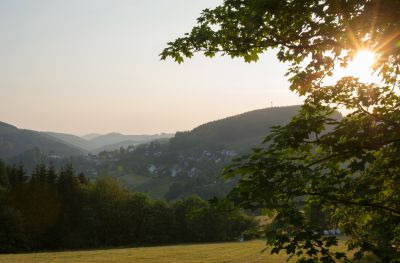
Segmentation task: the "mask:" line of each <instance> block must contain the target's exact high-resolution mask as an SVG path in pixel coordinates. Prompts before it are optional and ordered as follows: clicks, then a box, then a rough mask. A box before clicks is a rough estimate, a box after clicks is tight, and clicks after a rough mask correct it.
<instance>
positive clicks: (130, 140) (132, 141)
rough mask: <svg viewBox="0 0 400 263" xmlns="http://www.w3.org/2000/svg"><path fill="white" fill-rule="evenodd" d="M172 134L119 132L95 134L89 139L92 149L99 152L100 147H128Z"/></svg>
mask: <svg viewBox="0 0 400 263" xmlns="http://www.w3.org/2000/svg"><path fill="white" fill-rule="evenodd" d="M172 136H174V135H173V134H169V133H161V134H154V135H125V134H121V133H116V132H113V133H108V134H105V135H101V136H97V137H96V138H93V139H91V140H90V143H91V145H92V149H91V150H94V151H95V152H99V151H101V150H102V149H108V150H116V149H119V148H120V147H121V146H123V147H128V146H131V145H138V144H142V143H146V142H150V141H154V140H159V139H169V138H171V137H172Z"/></svg>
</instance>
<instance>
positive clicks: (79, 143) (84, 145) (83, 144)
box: [43, 132, 92, 152]
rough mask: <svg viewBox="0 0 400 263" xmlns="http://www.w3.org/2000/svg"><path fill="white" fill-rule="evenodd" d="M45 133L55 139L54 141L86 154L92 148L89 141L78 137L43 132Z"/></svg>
mask: <svg viewBox="0 0 400 263" xmlns="http://www.w3.org/2000/svg"><path fill="white" fill-rule="evenodd" d="M43 133H45V134H47V135H49V136H51V137H53V138H54V139H56V140H58V141H60V142H63V143H67V144H69V145H72V146H74V147H77V148H79V149H81V150H82V151H85V152H87V151H89V150H90V149H91V148H92V145H91V143H90V142H89V141H88V140H86V139H83V138H81V137H79V136H76V135H72V134H66V133H57V132H43Z"/></svg>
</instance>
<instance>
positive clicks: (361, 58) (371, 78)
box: [341, 50, 376, 82]
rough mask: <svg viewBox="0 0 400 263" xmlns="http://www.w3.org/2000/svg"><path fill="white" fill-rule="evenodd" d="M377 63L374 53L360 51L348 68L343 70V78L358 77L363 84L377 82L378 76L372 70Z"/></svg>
mask: <svg viewBox="0 0 400 263" xmlns="http://www.w3.org/2000/svg"><path fill="white" fill-rule="evenodd" d="M375 61H376V56H375V53H374V52H372V51H370V50H360V51H358V52H357V54H356V55H355V56H354V58H353V60H352V61H351V62H350V63H349V64H348V65H347V67H346V68H341V71H342V72H341V73H342V74H343V76H351V77H356V78H358V79H359V80H360V81H362V82H376V76H375V74H374V72H373V69H372V67H373V65H374V63H375ZM342 74H341V75H342Z"/></svg>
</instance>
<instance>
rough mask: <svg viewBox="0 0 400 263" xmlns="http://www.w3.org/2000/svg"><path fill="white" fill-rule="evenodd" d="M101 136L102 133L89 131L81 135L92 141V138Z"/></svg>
mask: <svg viewBox="0 0 400 263" xmlns="http://www.w3.org/2000/svg"><path fill="white" fill-rule="evenodd" d="M99 136H101V134H100V133H89V134H85V135H83V136H81V138H82V139H85V140H88V141H90V140H91V139H94V138H96V137H99Z"/></svg>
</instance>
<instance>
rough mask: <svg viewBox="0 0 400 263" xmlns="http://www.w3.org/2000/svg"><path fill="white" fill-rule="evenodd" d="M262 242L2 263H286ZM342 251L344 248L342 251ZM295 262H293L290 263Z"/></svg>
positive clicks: (1, 262)
mask: <svg viewBox="0 0 400 263" xmlns="http://www.w3.org/2000/svg"><path fill="white" fill-rule="evenodd" d="M264 244H265V243H264V242H263V241H250V242H245V243H239V242H235V243H218V244H201V245H180V246H162V247H147V248H124V249H108V250H93V251H77V252H58V253H36V254H19V255H0V263H6V262H7V263H39V262H46V263H60V262H68V263H77V262H79V263H83V262H85V263H86V262H90V263H105V262H107V263H125V262H135V263H160V262H169V263H200V262H209V263H217V262H221V263H222V262H225V263H228V262H230V263H246V262H249V263H250V262H263V263H273V262H274V263H283V262H286V256H285V255H280V256H277V255H270V254H269V252H268V251H266V252H265V253H261V250H262V249H263V248H264V247H265V245H264ZM342 249H343V247H342ZM291 262H292V261H291Z"/></svg>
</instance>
